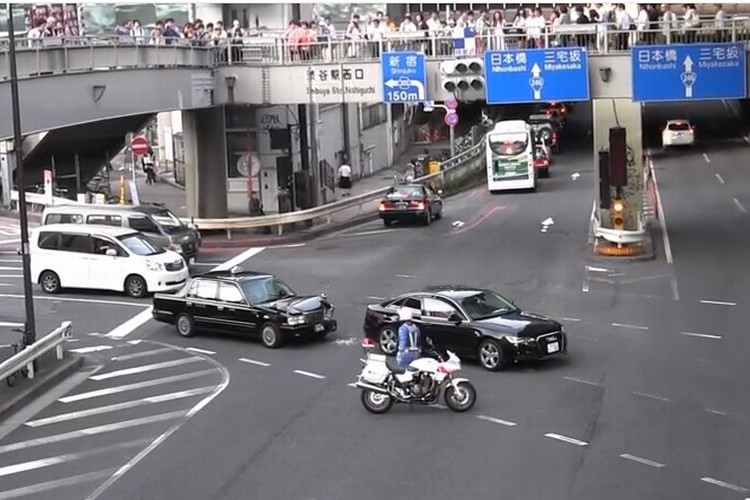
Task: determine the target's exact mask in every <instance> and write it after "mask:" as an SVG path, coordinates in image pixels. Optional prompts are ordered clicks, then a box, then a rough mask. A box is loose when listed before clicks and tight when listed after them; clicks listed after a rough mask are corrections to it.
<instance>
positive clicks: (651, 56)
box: [630, 43, 747, 102]
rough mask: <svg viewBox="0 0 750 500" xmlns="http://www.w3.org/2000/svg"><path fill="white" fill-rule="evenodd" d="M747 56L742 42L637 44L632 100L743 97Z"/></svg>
mask: <svg viewBox="0 0 750 500" xmlns="http://www.w3.org/2000/svg"><path fill="white" fill-rule="evenodd" d="M746 55H747V54H746V53H745V45H744V44H742V43H695V44H680V45H677V44H675V45H649V46H642V47H638V46H636V47H635V48H633V50H632V52H631V56H630V59H631V64H632V67H633V71H632V73H633V100H634V101H641V102H648V101H690V100H700V99H743V98H744V97H745V96H746V94H747V86H746V82H745V80H746V70H745V65H746Z"/></svg>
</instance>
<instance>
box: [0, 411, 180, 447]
mask: <svg viewBox="0 0 750 500" xmlns="http://www.w3.org/2000/svg"><path fill="white" fill-rule="evenodd" d="M186 411H187V410H179V411H171V412H169V413H162V414H160V415H149V416H147V417H140V418H134V419H132V420H123V421H120V422H114V423H111V424H104V425H97V426H95V427H87V428H85V429H78V430H75V431H70V432H64V433H62V434H53V435H51V436H44V437H40V438H36V439H29V440H28V441H20V442H17V443H12V444H6V445H5V446H0V453H8V452H11V451H18V450H23V449H24V448H32V447H34V446H44V445H48V444H53V443H61V442H63V441H70V440H71V439H76V438H79V437H84V436H96V435H99V434H106V433H107V432H113V431H116V430H119V429H130V428H131V427H138V426H141V425H148V424H152V423H156V422H163V421H164V420H172V419H175V418H179V417H181V416H183V415H185V412H186Z"/></svg>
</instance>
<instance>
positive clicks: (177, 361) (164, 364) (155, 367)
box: [89, 356, 205, 380]
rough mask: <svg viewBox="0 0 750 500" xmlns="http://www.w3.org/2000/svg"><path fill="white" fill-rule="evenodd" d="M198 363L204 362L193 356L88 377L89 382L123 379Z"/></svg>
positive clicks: (200, 358)
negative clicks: (127, 376) (137, 374)
mask: <svg viewBox="0 0 750 500" xmlns="http://www.w3.org/2000/svg"><path fill="white" fill-rule="evenodd" d="M198 361H205V360H204V359H203V358H202V357H200V356H193V357H190V358H180V359H175V360H173V361H163V362H161V363H154V364H151V365H142V366H135V367H133V368H125V369H123V370H115V371H113V372H108V373H102V374H101V375H92V376H91V377H89V378H90V379H91V380H107V379H110V378H115V377H124V376H126V375H134V374H136V373H144V372H151V371H154V370H161V369H162V368H171V367H173V366H180V365H185V364H188V363H196V362H198Z"/></svg>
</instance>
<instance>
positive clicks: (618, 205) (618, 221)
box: [612, 199, 625, 230]
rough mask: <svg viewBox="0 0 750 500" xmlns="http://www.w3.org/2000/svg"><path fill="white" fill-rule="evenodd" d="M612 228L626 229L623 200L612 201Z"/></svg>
mask: <svg viewBox="0 0 750 500" xmlns="http://www.w3.org/2000/svg"><path fill="white" fill-rule="evenodd" d="M612 227H613V228H614V229H619V230H623V229H625V202H623V200H622V199H616V200H612Z"/></svg>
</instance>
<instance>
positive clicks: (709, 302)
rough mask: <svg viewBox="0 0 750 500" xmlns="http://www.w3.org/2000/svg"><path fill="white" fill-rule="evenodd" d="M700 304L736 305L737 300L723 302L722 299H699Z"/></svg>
mask: <svg viewBox="0 0 750 500" xmlns="http://www.w3.org/2000/svg"><path fill="white" fill-rule="evenodd" d="M701 304H711V305H714V306H736V305H737V302H724V301H723V300H701Z"/></svg>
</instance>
